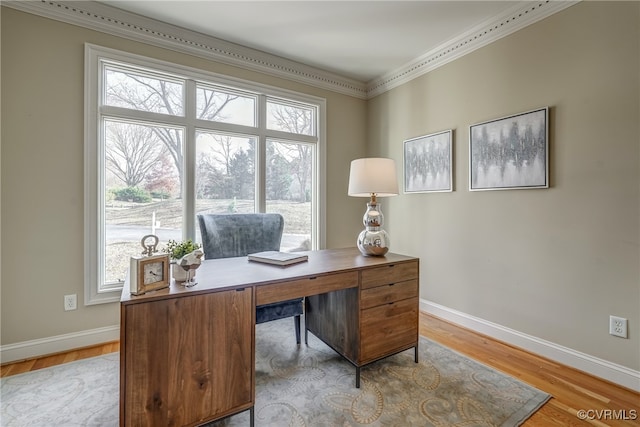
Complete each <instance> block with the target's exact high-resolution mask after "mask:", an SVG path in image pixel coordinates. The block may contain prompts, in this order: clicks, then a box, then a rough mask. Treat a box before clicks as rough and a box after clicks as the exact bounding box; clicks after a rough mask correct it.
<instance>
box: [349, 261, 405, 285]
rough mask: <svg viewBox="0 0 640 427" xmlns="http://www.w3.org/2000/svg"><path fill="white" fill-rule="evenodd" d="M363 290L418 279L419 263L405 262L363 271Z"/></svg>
mask: <svg viewBox="0 0 640 427" xmlns="http://www.w3.org/2000/svg"><path fill="white" fill-rule="evenodd" d="M361 274H362V289H367V288H375V287H376V286H382V285H388V284H390V283H397V282H402V281H404V280H411V279H417V278H418V262H417V261H415V262H403V263H399V264H390V265H385V266H382V267H375V268H368V269H366V270H362V273H361Z"/></svg>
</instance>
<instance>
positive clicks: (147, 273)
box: [129, 254, 171, 295]
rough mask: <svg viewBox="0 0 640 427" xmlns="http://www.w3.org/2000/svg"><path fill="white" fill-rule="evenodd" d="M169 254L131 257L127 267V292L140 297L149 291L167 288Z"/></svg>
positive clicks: (168, 281) (168, 283)
mask: <svg viewBox="0 0 640 427" xmlns="http://www.w3.org/2000/svg"><path fill="white" fill-rule="evenodd" d="M170 263H171V260H170V259H169V254H161V255H151V256H143V257H131V258H130V265H129V291H130V292H131V294H133V295H142V294H144V293H147V292H149V291H155V290H158V289H163V288H168V287H169V285H170V284H171V278H170V276H169V265H170Z"/></svg>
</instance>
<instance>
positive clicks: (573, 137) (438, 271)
mask: <svg viewBox="0 0 640 427" xmlns="http://www.w3.org/2000/svg"><path fill="white" fill-rule="evenodd" d="M639 28H640V3H638V2H624V3H610V2H605V3H601V2H582V3H580V4H578V5H575V6H572V7H570V8H568V9H566V10H564V11H562V12H560V13H558V14H556V15H553V16H551V17H549V18H547V19H545V20H543V21H541V22H538V23H536V24H534V25H532V26H530V27H527V28H525V29H523V30H521V31H519V32H517V33H514V34H512V35H510V36H508V37H506V38H503V39H501V40H499V41H497V42H495V43H493V44H491V45H488V46H486V47H484V48H482V49H479V50H477V51H476V52H474V53H472V54H470V55H467V56H465V57H463V58H461V59H459V60H456V61H454V62H452V63H450V64H447V65H445V66H443V67H441V68H439V69H437V70H435V71H433V72H430V73H428V74H426V75H424V76H422V77H420V78H418V79H416V80H413V81H411V82H409V83H407V84H405V85H403V86H401V87H398V88H396V89H393V90H392V91H390V92H387V93H385V94H382V95H380V96H378V97H377V98H375V99H373V100H371V101H370V102H369V119H368V138H369V143H370V144H371V145H370V146H369V153H368V154H369V155H385V156H391V157H393V158H395V159H396V161H397V162H398V163H399V164H400V165H401V164H402V147H403V143H402V141H403V140H405V139H407V138H411V137H415V136H419V135H424V134H428V133H432V132H436V131H440V130H445V129H454V130H455V132H454V177H455V191H454V192H452V193H430V194H410V195H409V194H408V195H400V196H398V197H394V198H392V199H389V200H388V201H387V202H386V203H387V205H388V207H387V208H386V210H385V213H386V221H387V224H388V229H389V232H390V234H391V237H392V239H393V250H394V251H398V252H403V253H407V254H412V255H415V256H419V257H420V258H421V297H422V298H423V299H426V300H428V301H432V302H435V303H437V304H440V305H443V306H446V307H449V308H451V309H454V310H458V311H461V312H463V313H467V314H470V315H472V316H476V317H478V318H481V319H484V320H487V321H490V322H495V323H497V324H499V325H503V326H506V327H508V328H512V329H514V330H516V331H519V332H522V333H525V334H530V335H533V336H535V337H539V338H542V339H544V340H548V341H551V342H553V343H557V344H560V345H562V346H565V347H568V348H570V349H574V350H577V351H580V352H583V353H587V354H589V355H593V356H595V357H598V358H602V359H605V360H607V361H611V362H614V363H617V364H621V365H623V366H626V367H629V368H631V369H634V370H636V371H637V370H639V369H640V326H639V325H640V267H639V263H640V254H639V237H640V229H639V223H640V212H639V206H640V194H639V190H640V167H639V165H640V151H639V147H640V131H639V122H640V105H639V104H640V67H639V58H640V33H639ZM543 106H549V107H550V123H551V127H550V143H551V146H550V172H551V188H550V189H537V190H510V191H484V192H469V191H468V161H469V156H468V134H469V125H471V124H474V123H478V122H483V121H485V120H489V119H493V118H500V117H504V116H507V115H510V114H512V113H518V112H524V111H528V110H531V109H535V108H538V107H543ZM610 314H613V315H617V316H621V317H625V318H628V319H629V339H626V340H625V339H620V338H615V337H612V336H610V335H609V334H608V320H609V315H610Z"/></svg>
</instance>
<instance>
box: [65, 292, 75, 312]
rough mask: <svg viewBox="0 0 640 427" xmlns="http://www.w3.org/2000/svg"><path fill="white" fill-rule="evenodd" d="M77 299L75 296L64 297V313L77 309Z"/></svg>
mask: <svg viewBox="0 0 640 427" xmlns="http://www.w3.org/2000/svg"><path fill="white" fill-rule="evenodd" d="M77 304H78V297H77V295H76V294H72V295H65V296H64V311H70V310H75V309H76V308H78V306H77Z"/></svg>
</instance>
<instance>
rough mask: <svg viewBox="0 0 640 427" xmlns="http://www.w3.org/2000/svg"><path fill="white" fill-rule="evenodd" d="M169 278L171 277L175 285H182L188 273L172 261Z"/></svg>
mask: <svg viewBox="0 0 640 427" xmlns="http://www.w3.org/2000/svg"><path fill="white" fill-rule="evenodd" d="M171 277H173V280H175V281H176V283H184V282H186V281H187V279H188V272H187V270H185V269H183V268H182V267H180V266H179V265H178V264H176V263H175V261H174V262H172V263H171Z"/></svg>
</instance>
